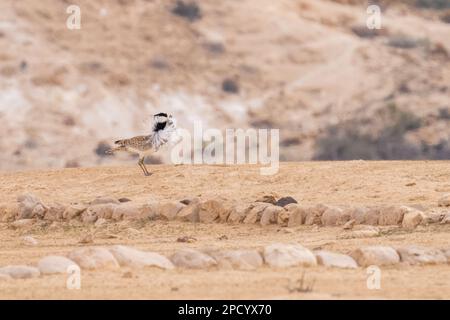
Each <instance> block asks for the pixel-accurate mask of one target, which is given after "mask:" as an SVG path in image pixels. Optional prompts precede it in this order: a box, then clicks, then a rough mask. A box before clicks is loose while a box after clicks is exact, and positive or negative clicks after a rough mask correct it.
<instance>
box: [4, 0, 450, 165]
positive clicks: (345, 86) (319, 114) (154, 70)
mask: <svg viewBox="0 0 450 320" xmlns="http://www.w3.org/2000/svg"><path fill="white" fill-rule="evenodd" d="M370 3H379V4H380V5H381V6H382V8H383V20H382V22H383V29H382V30H378V31H371V30H368V29H367V28H366V27H365V21H366V17H367V14H366V7H367V1H358V0H354V1H352V0H339V1H338V0H335V1H331V0H277V1H273V0H225V1H220V2H219V1H213V0H201V1H200V0H197V1H191V0H187V1H185V2H182V1H175V0H97V1H88V0H76V1H70V0H40V1H33V0H20V1H17V0H2V1H1V2H0V48H1V49H0V124H1V125H0V150H1V151H2V152H1V153H0V170H16V169H25V168H42V167H75V166H92V165H99V164H111V163H117V162H125V161H129V157H128V156H127V155H122V156H118V157H114V158H113V157H105V156H104V154H103V153H104V152H103V151H104V149H105V148H107V144H105V143H109V142H110V141H113V140H114V139H115V138H122V137H128V136H133V135H135V134H143V133H145V132H146V131H148V129H149V124H148V121H149V116H150V115H151V114H153V113H155V112H161V111H167V112H170V113H173V114H174V115H175V116H176V117H177V118H178V122H179V126H181V127H185V128H188V129H191V128H192V122H193V121H194V120H202V121H203V122H204V127H218V128H222V129H225V128H227V127H228V128H232V127H241V128H246V127H261V128H268V127H273V128H280V129H281V144H282V149H281V156H282V160H306V159H359V158H364V159H422V158H435V159H450V143H449V136H450V125H449V124H450V0H405V1H388V0H386V1H370ZM71 4H77V5H79V6H80V8H81V30H69V29H67V28H66V19H67V17H68V14H67V13H66V8H67V7H68V6H69V5H71ZM160 160H161V159H158V158H154V159H152V161H155V162H158V161H160ZM162 160H164V159H162Z"/></svg>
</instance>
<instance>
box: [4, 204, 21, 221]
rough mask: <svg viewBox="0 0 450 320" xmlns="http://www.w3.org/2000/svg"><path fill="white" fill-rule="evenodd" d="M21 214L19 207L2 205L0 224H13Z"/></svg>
mask: <svg viewBox="0 0 450 320" xmlns="http://www.w3.org/2000/svg"><path fill="white" fill-rule="evenodd" d="M18 212H19V206H18V205H16V204H14V205H7V204H3V205H0V222H12V221H14V220H15V219H16V217H17V215H18Z"/></svg>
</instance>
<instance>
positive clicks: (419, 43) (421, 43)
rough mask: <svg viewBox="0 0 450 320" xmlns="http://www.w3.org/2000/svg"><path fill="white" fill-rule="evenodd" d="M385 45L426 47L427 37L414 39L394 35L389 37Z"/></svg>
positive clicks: (406, 47) (402, 47)
mask: <svg viewBox="0 0 450 320" xmlns="http://www.w3.org/2000/svg"><path fill="white" fill-rule="evenodd" d="M387 45H388V46H390V47H394V48H399V49H414V48H418V47H426V46H427V45H428V40H427V39H416V38H411V37H409V36H406V35H396V36H392V37H391V38H389V40H388V42H387Z"/></svg>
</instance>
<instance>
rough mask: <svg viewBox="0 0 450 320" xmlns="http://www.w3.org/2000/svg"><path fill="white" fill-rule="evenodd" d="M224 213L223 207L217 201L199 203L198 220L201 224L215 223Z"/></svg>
mask: <svg viewBox="0 0 450 320" xmlns="http://www.w3.org/2000/svg"><path fill="white" fill-rule="evenodd" d="M224 211H226V209H225V207H224V206H223V205H222V204H221V203H220V202H219V201H217V200H207V201H204V202H201V203H200V205H199V211H198V216H199V220H200V222H203V223H212V222H215V221H217V220H219V218H220V215H221V214H223V212H224Z"/></svg>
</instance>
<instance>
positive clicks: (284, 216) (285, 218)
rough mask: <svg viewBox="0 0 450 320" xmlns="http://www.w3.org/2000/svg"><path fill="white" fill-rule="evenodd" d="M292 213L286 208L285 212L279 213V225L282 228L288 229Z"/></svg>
mask: <svg viewBox="0 0 450 320" xmlns="http://www.w3.org/2000/svg"><path fill="white" fill-rule="evenodd" d="M289 217H290V212H289V211H288V210H286V208H284V210H282V211H280V212H278V216H277V223H278V224H279V225H280V226H282V227H287V226H288V224H289Z"/></svg>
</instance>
